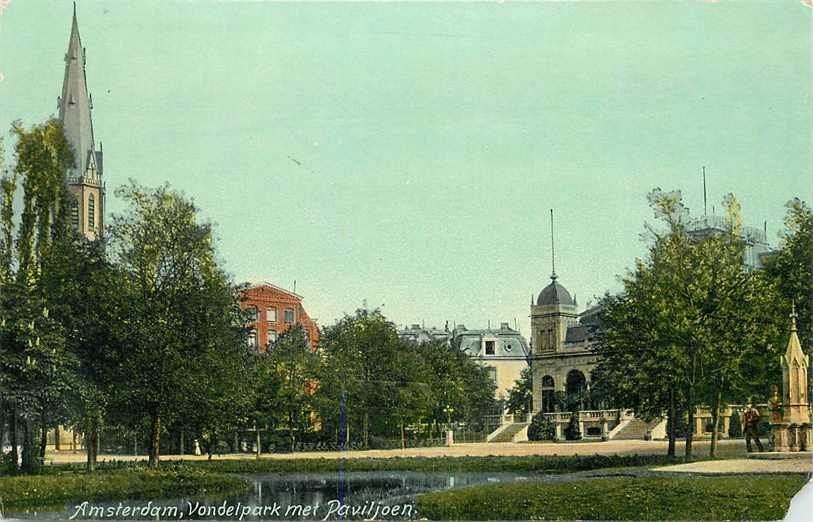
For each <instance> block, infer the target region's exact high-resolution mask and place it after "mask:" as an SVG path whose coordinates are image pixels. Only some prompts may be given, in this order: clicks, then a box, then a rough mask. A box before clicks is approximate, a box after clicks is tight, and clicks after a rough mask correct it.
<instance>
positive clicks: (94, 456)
mask: <svg viewBox="0 0 813 522" xmlns="http://www.w3.org/2000/svg"><path fill="white" fill-rule="evenodd" d="M98 443H99V429H98V427H97V426H96V424H95V423H91V424H89V425H88V433H87V434H86V435H85V449H86V450H87V460H86V467H87V470H88V471H90V472H93V471H96V461H97V460H98V456H99V444H98Z"/></svg>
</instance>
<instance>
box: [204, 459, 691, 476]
mask: <svg viewBox="0 0 813 522" xmlns="http://www.w3.org/2000/svg"><path fill="white" fill-rule="evenodd" d="M681 462H685V461H684V460H683V459H680V458H678V459H675V458H670V457H666V456H664V455H587V456H579V455H576V456H557V455H549V456H536V455H535V456H527V457H493V456H491V457H403V458H401V457H397V458H384V459H375V458H372V459H371V458H352V459H332V458H330V459H328V458H323V459H276V458H274V459H260V460H254V459H252V460H214V461H194V462H189V465H193V466H201V467H202V468H203V469H205V470H208V471H213V472H220V473H286V472H290V471H291V470H292V469H295V470H297V472H301V473H320V472H331V471H338V470H344V471H430V472H431V471H456V472H499V471H514V472H529V473H540V474H543V473H544V474H559V473H570V472H576V471H590V470H595V469H608V468H622V467H636V466H662V465H667V464H675V463H681Z"/></svg>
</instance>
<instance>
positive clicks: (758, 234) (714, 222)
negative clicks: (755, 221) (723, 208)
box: [686, 216, 768, 243]
mask: <svg viewBox="0 0 813 522" xmlns="http://www.w3.org/2000/svg"><path fill="white" fill-rule="evenodd" d="M686 228H687V229H688V230H689V231H692V232H699V231H701V230H705V229H717V230H728V228H729V225H728V223H727V222H726V219H725V218H724V217H722V216H703V217H701V218H697V219H693V220H692V221H690V222H689V224H688V225H687V227H686ZM740 235H741V236H742V237H743V239H746V240H749V241H753V242H754V243H767V242H768V238H767V236H766V235H765V232H764V231H763V230H760V229H758V228H756V227H749V226H745V225H743V226H741V227H740Z"/></svg>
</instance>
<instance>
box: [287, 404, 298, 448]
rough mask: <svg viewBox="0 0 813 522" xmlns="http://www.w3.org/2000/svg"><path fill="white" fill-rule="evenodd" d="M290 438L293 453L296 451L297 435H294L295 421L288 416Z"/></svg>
mask: <svg viewBox="0 0 813 522" xmlns="http://www.w3.org/2000/svg"><path fill="white" fill-rule="evenodd" d="M288 438H289V440H290V441H291V453H293V452H294V450H296V435H295V434H294V419H293V417H292V416H291V415H290V414H289V415H288Z"/></svg>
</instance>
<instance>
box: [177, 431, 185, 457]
mask: <svg viewBox="0 0 813 522" xmlns="http://www.w3.org/2000/svg"><path fill="white" fill-rule="evenodd" d="M184 446H185V444H184V430H183V428H181V441H180V448H179V451H178V453H179V454H180V455H183V454H184V453H186V451H185V450H186V448H184Z"/></svg>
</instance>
